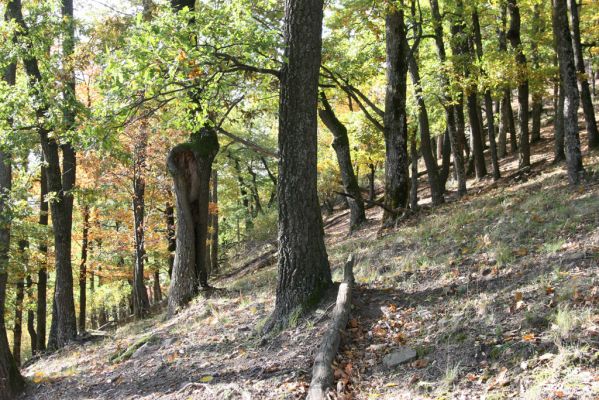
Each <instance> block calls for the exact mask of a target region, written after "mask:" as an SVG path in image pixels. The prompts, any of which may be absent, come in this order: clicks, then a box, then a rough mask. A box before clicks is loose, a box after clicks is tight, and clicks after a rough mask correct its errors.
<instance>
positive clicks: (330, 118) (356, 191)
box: [318, 92, 366, 232]
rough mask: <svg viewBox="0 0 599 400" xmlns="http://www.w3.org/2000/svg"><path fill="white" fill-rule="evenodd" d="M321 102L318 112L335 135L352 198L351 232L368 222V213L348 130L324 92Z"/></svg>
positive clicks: (344, 180) (345, 179) (342, 175)
mask: <svg viewBox="0 0 599 400" xmlns="http://www.w3.org/2000/svg"><path fill="white" fill-rule="evenodd" d="M320 101H321V104H322V106H323V108H321V109H320V110H318V115H319V116H320V120H321V121H322V122H323V123H324V124H325V126H326V127H327V128H328V129H329V131H331V133H332V134H333V138H334V139H333V149H334V150H335V154H336V155H337V163H338V164H339V172H340V173H341V181H342V182H343V189H344V191H345V193H347V194H349V195H350V196H351V197H347V203H348V205H349V210H350V218H349V230H350V232H351V231H353V230H354V229H356V228H358V227H359V226H360V225H361V224H362V223H363V222H364V221H366V213H365V212H364V201H363V200H362V192H361V191H360V187H359V186H358V180H357V179H356V175H355V174H354V168H353V164H352V162H351V152H350V149H349V138H348V137H347V128H346V127H345V125H343V123H341V121H339V119H337V116H336V115H335V112H334V111H333V109H332V108H331V105H330V104H329V102H328V100H327V98H326V95H325V93H324V92H321V93H320Z"/></svg>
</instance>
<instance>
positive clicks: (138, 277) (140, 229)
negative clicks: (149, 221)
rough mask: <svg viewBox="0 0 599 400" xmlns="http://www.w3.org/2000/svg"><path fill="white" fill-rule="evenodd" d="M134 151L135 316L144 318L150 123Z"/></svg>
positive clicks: (142, 126)
mask: <svg viewBox="0 0 599 400" xmlns="http://www.w3.org/2000/svg"><path fill="white" fill-rule="evenodd" d="M134 140H135V143H134V149H133V221H134V229H135V267H134V270H133V288H132V290H133V291H132V297H133V314H134V315H135V318H144V317H146V316H147V313H148V311H149V309H150V300H149V299H148V292H147V289H146V285H145V279H144V263H145V257H146V249H145V223H144V217H145V191H146V181H145V170H146V168H147V165H146V156H147V148H148V121H147V120H146V119H143V120H142V121H141V124H140V126H139V130H138V132H137V135H136V138H135V139H134Z"/></svg>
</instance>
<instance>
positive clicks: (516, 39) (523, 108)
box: [507, 0, 530, 168]
mask: <svg viewBox="0 0 599 400" xmlns="http://www.w3.org/2000/svg"><path fill="white" fill-rule="evenodd" d="M508 11H509V13H510V29H509V30H508V32H507V38H508V40H509V41H510V43H511V45H512V48H513V49H514V51H515V52H516V64H518V68H519V75H520V76H519V77H518V120H519V124H520V143H519V145H518V151H519V152H518V165H519V167H520V168H524V167H528V166H530V146H529V137H528V77H527V74H528V72H527V65H526V56H525V55H524V51H523V50H522V41H521V40H520V8H519V6H518V3H517V0H508Z"/></svg>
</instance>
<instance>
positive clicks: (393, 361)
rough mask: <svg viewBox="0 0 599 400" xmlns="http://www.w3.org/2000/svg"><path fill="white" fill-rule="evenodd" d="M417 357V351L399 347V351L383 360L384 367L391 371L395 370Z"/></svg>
mask: <svg viewBox="0 0 599 400" xmlns="http://www.w3.org/2000/svg"><path fill="white" fill-rule="evenodd" d="M416 356H417V354H416V350H414V349H411V348H409V347H399V348H398V349H397V350H395V351H393V352H392V353H389V354H387V355H386V356H385V357H384V358H383V365H384V366H385V367H387V368H389V369H391V368H395V367H396V366H398V365H399V364H403V363H407V362H410V361H412V360H413V359H415V358H416Z"/></svg>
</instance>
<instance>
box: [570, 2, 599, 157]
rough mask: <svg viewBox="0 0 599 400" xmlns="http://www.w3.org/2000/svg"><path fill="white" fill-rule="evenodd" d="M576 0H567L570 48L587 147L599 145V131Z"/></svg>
mask: <svg viewBox="0 0 599 400" xmlns="http://www.w3.org/2000/svg"><path fill="white" fill-rule="evenodd" d="M580 6H582V3H581V4H580V5H578V4H576V0H568V8H569V9H570V28H571V29H572V48H573V50H574V63H575V65H576V71H577V72H578V74H577V77H578V82H579V83H580V100H581V102H582V110H583V111H584V121H585V123H586V127H587V135H588V143H589V148H598V147H599V131H598V130H597V120H596V118H595V109H594V108H593V100H592V99H591V89H590V87H589V80H588V79H587V75H586V71H585V67H584V58H583V56H582V42H581V40H580V17H579V10H578V7H580Z"/></svg>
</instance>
